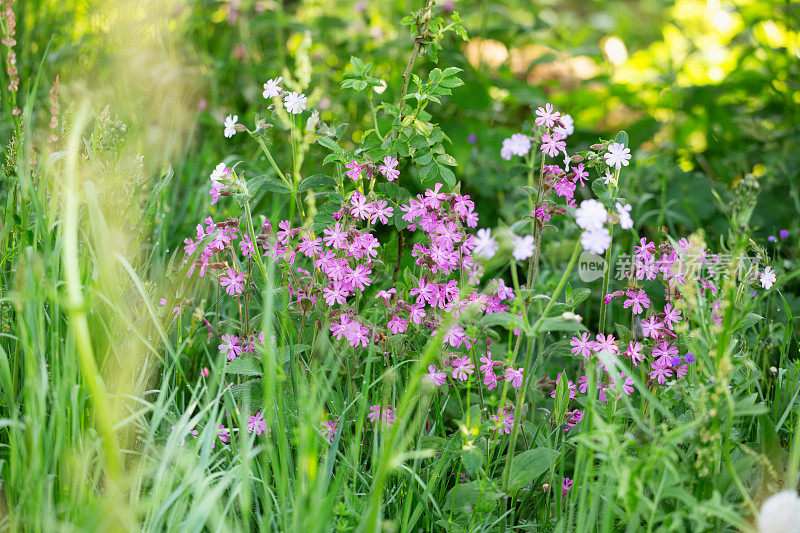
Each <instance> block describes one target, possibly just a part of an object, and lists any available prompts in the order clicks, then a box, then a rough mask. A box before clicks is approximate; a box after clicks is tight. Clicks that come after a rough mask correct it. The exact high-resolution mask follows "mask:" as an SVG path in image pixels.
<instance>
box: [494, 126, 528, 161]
mask: <svg viewBox="0 0 800 533" xmlns="http://www.w3.org/2000/svg"><path fill="white" fill-rule="evenodd" d="M530 151H531V139H530V137H528V136H527V135H525V134H523V133H515V134H514V135H512V136H511V137H509V138H508V139H504V140H503V147H502V148H501V149H500V157H502V158H503V159H505V160H506V161H508V160H510V159H511V156H512V155H518V156H520V157H523V156H526V155H528V152H530Z"/></svg>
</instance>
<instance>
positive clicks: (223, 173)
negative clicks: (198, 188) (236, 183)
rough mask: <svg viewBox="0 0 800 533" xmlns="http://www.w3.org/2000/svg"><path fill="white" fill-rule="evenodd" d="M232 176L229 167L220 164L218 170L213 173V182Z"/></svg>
mask: <svg viewBox="0 0 800 533" xmlns="http://www.w3.org/2000/svg"><path fill="white" fill-rule="evenodd" d="M230 175H231V171H230V170H228V167H226V166H225V163H220V164H219V165H217V168H215V169H214V170H213V171H212V172H211V181H219V180H221V179H223V178H227V177H228V176H230Z"/></svg>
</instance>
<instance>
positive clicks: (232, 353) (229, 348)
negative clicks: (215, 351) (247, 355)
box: [219, 333, 242, 361]
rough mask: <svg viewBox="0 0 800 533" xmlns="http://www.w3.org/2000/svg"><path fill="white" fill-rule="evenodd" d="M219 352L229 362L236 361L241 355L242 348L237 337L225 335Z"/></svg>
mask: <svg viewBox="0 0 800 533" xmlns="http://www.w3.org/2000/svg"><path fill="white" fill-rule="evenodd" d="M219 351H220V352H221V353H224V354H225V355H226V356H227V358H228V359H229V360H231V361H233V360H234V359H236V356H237V355H242V347H241V345H240V344H239V337H237V336H235V335H231V334H230V333H226V334H225V335H223V336H222V344H220V345H219Z"/></svg>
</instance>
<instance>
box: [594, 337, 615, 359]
mask: <svg viewBox="0 0 800 533" xmlns="http://www.w3.org/2000/svg"><path fill="white" fill-rule="evenodd" d="M596 339H597V341H595V343H594V344H593V346H592V347H593V348H594V351H595V352H597V353H599V352H602V351H603V350H606V351H609V352H611V353H614V354H617V355H619V346H617V344H616V339H615V338H614V335H603V334H602V333H599V334H598V335H597V337H596Z"/></svg>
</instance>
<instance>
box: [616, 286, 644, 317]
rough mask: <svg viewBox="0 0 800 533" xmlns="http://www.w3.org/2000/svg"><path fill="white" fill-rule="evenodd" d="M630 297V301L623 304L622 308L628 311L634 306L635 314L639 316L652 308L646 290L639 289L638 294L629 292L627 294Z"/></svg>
mask: <svg viewBox="0 0 800 533" xmlns="http://www.w3.org/2000/svg"><path fill="white" fill-rule="evenodd" d="M626 294H627V295H628V297H629V299H628V300H625V302H624V303H623V304H622V307H624V308H625V309H627V308H628V307H630V306H633V314H634V315H639V314H641V313H643V312H644V310H645V309H647V308H648V307H650V298H648V297H647V293H646V292H644V289H639V291H638V292H636V291H628V292H627V293H626Z"/></svg>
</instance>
